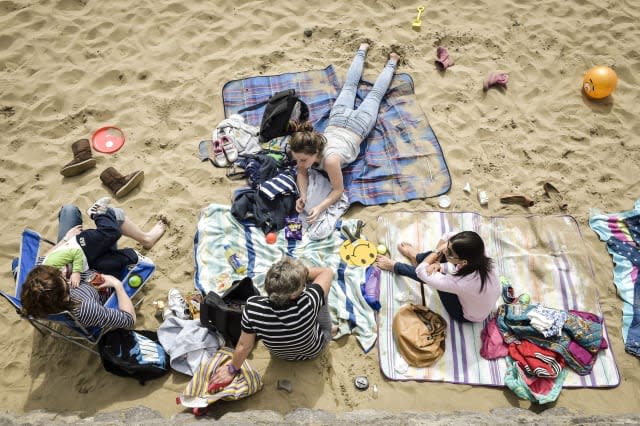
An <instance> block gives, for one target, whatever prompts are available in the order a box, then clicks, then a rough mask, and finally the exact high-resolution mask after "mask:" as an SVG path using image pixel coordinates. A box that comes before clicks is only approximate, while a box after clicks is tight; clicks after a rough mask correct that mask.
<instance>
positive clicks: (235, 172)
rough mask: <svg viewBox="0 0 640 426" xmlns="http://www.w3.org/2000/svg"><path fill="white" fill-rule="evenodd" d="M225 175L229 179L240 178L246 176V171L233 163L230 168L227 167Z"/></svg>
mask: <svg viewBox="0 0 640 426" xmlns="http://www.w3.org/2000/svg"><path fill="white" fill-rule="evenodd" d="M225 176H226V177H227V179H229V180H242V179H244V178H245V177H246V176H247V173H246V172H245V171H244V170H242V169H239V168H236V165H235V164H232V165H231V168H229V169H227V173H225Z"/></svg>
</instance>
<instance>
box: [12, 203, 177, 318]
mask: <svg viewBox="0 0 640 426" xmlns="http://www.w3.org/2000/svg"><path fill="white" fill-rule="evenodd" d="M110 201H111V200H110V198H109V197H104V198H101V199H99V200H98V201H96V202H95V203H94V204H93V205H92V206H91V208H89V210H88V211H87V215H89V217H90V218H91V219H93V220H94V222H95V225H96V228H95V229H83V227H82V214H81V212H80V210H79V209H78V208H77V207H76V206H73V205H71V204H66V205H64V206H62V208H61V209H60V213H59V214H58V220H59V232H58V243H57V244H56V245H55V246H53V247H52V248H51V249H49V250H48V251H47V252H46V253H45V255H44V259H43V260H42V264H39V265H37V266H35V267H34V268H33V269H32V270H31V271H30V272H29V274H28V275H27V278H26V279H25V281H24V283H23V285H22V291H21V296H20V300H21V302H22V310H23V312H24V313H25V314H26V315H31V316H33V317H36V318H43V317H46V316H47V315H51V314H56V313H59V312H63V311H69V312H71V313H72V314H73V315H74V316H75V317H76V319H77V320H78V321H79V322H80V324H81V325H83V326H84V327H93V326H98V327H104V328H131V327H132V326H133V325H134V323H135V320H136V313H135V310H134V307H133V304H132V303H131V300H130V299H129V296H128V295H127V293H126V291H125V289H124V287H123V284H122V282H121V281H120V280H119V279H117V278H116V277H115V276H114V275H119V274H121V273H122V271H123V270H124V269H125V268H126V267H127V266H128V265H133V264H136V263H137V262H138V261H139V258H140V257H141V256H142V255H141V254H139V253H138V252H137V251H135V250H134V249H131V248H124V249H118V248H117V247H116V244H117V241H118V240H119V239H120V237H121V236H122V235H124V236H127V237H130V238H132V239H134V240H135V241H137V242H138V243H140V244H141V245H142V246H143V247H144V248H147V249H150V248H152V247H153V246H154V245H155V243H156V242H157V241H158V240H159V239H160V237H162V235H163V234H164V231H165V228H164V224H163V223H162V222H160V221H159V222H158V223H156V225H155V226H154V227H153V228H152V229H151V230H149V231H146V232H145V231H142V229H140V227H139V226H138V225H136V224H135V223H134V222H133V221H132V220H131V219H129V218H128V217H127V216H126V215H125V213H124V210H122V209H120V208H117V207H111V206H110ZM92 270H93V271H97V272H100V273H102V277H103V279H104V282H103V283H102V284H100V285H99V286H98V287H94V286H93V285H92V284H91V283H90V282H88V281H89V280H90V279H91V278H90V277H91V275H92ZM107 288H112V289H113V292H114V293H115V295H116V297H117V299H118V309H111V308H107V307H105V306H104V305H103V304H104V302H105V301H106V298H107V297H108V294H107V293H105V292H101V291H99V290H102V289H107Z"/></svg>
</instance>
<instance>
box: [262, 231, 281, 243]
mask: <svg viewBox="0 0 640 426" xmlns="http://www.w3.org/2000/svg"><path fill="white" fill-rule="evenodd" d="M264 239H265V241H266V242H267V244H273V243H275V242H276V240H277V239H278V235H276V233H275V232H269V233H268V234H267V235H266V236H265V237H264Z"/></svg>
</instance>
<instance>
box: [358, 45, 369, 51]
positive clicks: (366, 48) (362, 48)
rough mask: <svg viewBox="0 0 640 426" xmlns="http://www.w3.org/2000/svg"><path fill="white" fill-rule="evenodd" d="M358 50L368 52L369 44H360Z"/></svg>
mask: <svg viewBox="0 0 640 426" xmlns="http://www.w3.org/2000/svg"><path fill="white" fill-rule="evenodd" d="M358 50H364V51H365V52H366V51H367V50H369V43H362V44H361V45H360V47H359V48H358Z"/></svg>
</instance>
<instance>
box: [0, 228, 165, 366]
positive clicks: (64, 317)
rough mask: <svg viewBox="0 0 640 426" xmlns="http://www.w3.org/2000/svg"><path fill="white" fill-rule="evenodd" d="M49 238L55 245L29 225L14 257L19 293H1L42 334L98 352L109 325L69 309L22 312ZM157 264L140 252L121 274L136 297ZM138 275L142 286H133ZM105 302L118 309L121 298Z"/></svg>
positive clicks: (13, 267) (16, 290) (125, 286)
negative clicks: (88, 322) (94, 323)
mask: <svg viewBox="0 0 640 426" xmlns="http://www.w3.org/2000/svg"><path fill="white" fill-rule="evenodd" d="M41 242H46V243H49V244H51V245H55V243H53V242H52V241H49V240H47V239H45V238H42V237H41V236H40V234H38V233H37V232H35V231H32V230H30V229H25V230H24V231H23V232H22V242H21V243H20V257H19V258H18V259H14V264H13V265H12V269H13V271H14V276H15V280H16V288H15V295H14V296H12V295H10V294H8V293H5V292H4V291H2V290H0V295H1V296H2V297H4V298H5V299H6V300H8V301H9V303H11V305H12V306H13V307H14V308H15V309H16V312H17V313H18V315H20V317H22V318H24V319H26V320H28V321H29V323H31V325H32V326H33V327H34V328H35V329H36V330H38V331H39V332H40V333H41V334H42V335H46V334H51V335H52V336H54V337H58V338H62V339H64V340H66V341H68V342H71V343H73V344H75V345H77V346H80V347H81V348H83V349H86V350H88V351H90V352H93V353H94V354H96V355H99V354H98V351H97V350H96V349H95V346H96V345H97V343H98V342H99V341H100V339H101V338H102V336H103V335H104V334H105V333H106V332H108V331H109V330H108V329H103V328H100V327H91V328H86V327H83V326H82V324H80V322H79V321H78V320H77V318H76V317H75V316H74V315H73V314H72V313H71V312H69V311H64V312H60V313H58V314H54V315H49V316H48V317H47V318H44V319H43V318H34V317H32V316H31V315H25V314H24V313H23V312H22V302H21V301H20V294H21V292H22V285H23V283H24V281H25V279H26V278H27V275H28V274H29V272H30V271H31V269H33V267H34V266H36V264H37V262H38V252H39V249H40V243H41ZM155 269H156V267H155V265H154V264H153V262H152V261H151V259H149V258H146V257H142V256H140V259H139V261H138V263H137V264H136V265H135V266H134V267H133V268H132V269H129V268H125V269H124V270H123V272H122V274H121V277H122V278H121V279H122V283H123V284H124V289H125V291H126V292H127V294H128V295H129V297H131V298H133V297H134V296H135V295H136V294H137V293H138V292H139V291H140V289H141V288H142V287H144V285H145V284H146V282H147V280H148V279H149V278H151V275H153V272H154V271H155ZM134 275H138V276H140V278H141V279H142V283H141V284H140V285H138V286H134V287H132V286H130V285H129V278H130V277H133V276H134ZM104 306H106V307H108V308H113V309H117V308H118V299H117V298H116V295H115V294H112V295H111V296H110V297H109V298H108V299H107V301H106V302H105V304H104Z"/></svg>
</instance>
